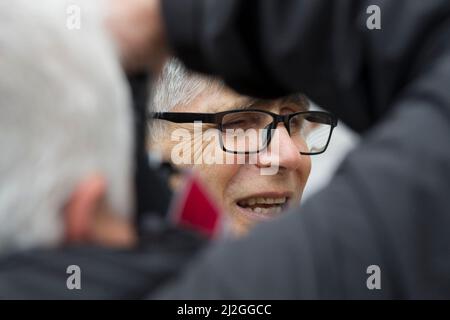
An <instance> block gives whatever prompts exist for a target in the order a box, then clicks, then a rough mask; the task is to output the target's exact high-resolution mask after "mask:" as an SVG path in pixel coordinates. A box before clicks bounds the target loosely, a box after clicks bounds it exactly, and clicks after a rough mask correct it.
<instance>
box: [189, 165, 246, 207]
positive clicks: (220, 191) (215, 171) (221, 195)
mask: <svg viewBox="0 0 450 320" xmlns="http://www.w3.org/2000/svg"><path fill="white" fill-rule="evenodd" d="M194 169H195V170H196V172H197V173H199V175H200V178H201V179H202V181H203V183H204V184H205V186H206V188H207V190H208V192H209V193H210V194H211V195H212V196H214V198H215V200H217V201H218V202H219V203H220V205H221V206H222V207H224V206H225V205H226V203H227V194H228V193H229V188H230V186H231V185H232V181H233V178H234V177H235V175H236V174H237V172H238V171H239V166H238V165H230V164H223V165H220V164H219V165H215V164H212V165H207V164H203V165H197V166H194Z"/></svg>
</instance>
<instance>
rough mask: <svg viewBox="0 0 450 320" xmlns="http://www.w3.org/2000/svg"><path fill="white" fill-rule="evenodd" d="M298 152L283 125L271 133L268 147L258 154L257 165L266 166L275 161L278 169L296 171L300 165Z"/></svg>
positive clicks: (279, 125) (280, 124)
mask: <svg viewBox="0 0 450 320" xmlns="http://www.w3.org/2000/svg"><path fill="white" fill-rule="evenodd" d="M301 157H302V155H301V154H300V150H299V148H298V146H296V145H295V143H294V142H293V140H292V139H291V137H290V136H289V133H288V131H287V129H286V127H285V126H284V124H283V123H279V124H278V126H277V129H276V130H274V131H273V132H272V139H271V142H270V144H269V146H268V147H267V148H266V149H264V150H263V151H261V152H260V153H259V157H258V165H259V166H262V167H264V166H268V165H270V164H271V163H274V162H275V161H276V162H277V163H278V165H279V167H280V168H284V169H289V170H296V169H297V168H298V167H299V166H300V165H301Z"/></svg>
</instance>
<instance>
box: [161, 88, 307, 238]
mask: <svg viewBox="0 0 450 320" xmlns="http://www.w3.org/2000/svg"><path fill="white" fill-rule="evenodd" d="M249 103H252V109H260V110H266V111H270V112H273V113H277V114H288V113H292V112H298V111H304V110H305V109H306V106H305V105H304V104H302V103H300V102H299V101H296V100H294V99H280V100H275V101H269V102H267V101H264V102H260V103H259V102H258V101H256V102H255V101H251V100H250V99H248V98H246V97H243V96H240V95H237V94H236V93H234V92H232V91H230V90H223V91H221V92H220V93H210V94H208V93H207V92H205V93H203V94H202V95H200V96H199V97H197V98H196V99H195V100H194V101H192V102H191V103H190V104H189V105H183V106H179V107H176V108H175V109H173V110H172V111H173V112H198V113H216V112H222V111H226V110H233V109H236V108H239V107H242V106H245V105H248V104H249ZM214 126H215V125H214V124H203V126H202V130H203V131H206V130H208V129H211V128H214ZM168 128H169V129H168V131H167V132H166V134H165V138H164V139H162V140H161V141H158V142H155V143H154V144H153V146H152V148H153V149H159V151H160V152H162V153H163V156H164V158H166V159H170V158H171V156H173V150H174V149H173V148H174V146H175V145H179V144H180V142H179V141H173V140H174V139H171V133H173V132H174V131H175V130H176V129H180V128H182V129H185V130H186V131H189V132H190V133H192V136H194V125H193V124H175V123H169V124H168ZM275 135H277V136H276V137H275V136H274V138H273V139H272V141H275V140H277V141H278V142H279V143H278V144H277V147H275V144H276V143H275V142H272V143H271V144H270V146H269V147H268V148H267V149H265V150H263V151H262V152H260V153H259V154H257V156H256V158H257V160H256V161H254V162H252V163H248V161H246V163H245V164H238V163H237V161H233V162H234V163H232V164H229V163H228V162H229V161H227V162H226V164H204V163H202V164H196V162H197V163H198V161H195V160H196V159H198V157H199V156H201V154H202V153H203V152H204V151H205V150H206V149H207V148H210V149H211V144H212V143H214V144H215V146H213V148H216V150H215V154H216V155H217V156H223V157H225V156H228V157H230V154H228V155H225V154H226V153H227V152H225V151H223V150H222V148H221V147H220V145H219V144H218V143H217V140H208V141H204V140H205V139H203V141H202V142H201V143H195V141H193V140H194V138H193V139H192V140H191V141H190V142H187V144H189V148H190V149H189V150H192V152H193V158H192V159H193V160H194V164H192V165H190V166H189V167H193V168H194V169H195V170H196V172H197V173H198V174H199V175H200V177H201V178H202V180H203V182H204V184H205V186H206V189H207V190H208V191H209V192H210V194H211V196H213V197H214V199H215V201H216V202H217V203H219V204H220V205H221V206H222V208H223V210H224V211H225V212H226V214H228V216H229V217H230V218H231V222H232V226H233V229H234V231H235V232H236V233H237V234H243V233H245V232H246V231H248V229H249V228H250V227H251V226H253V225H254V224H255V223H258V222H260V221H266V220H269V219H272V218H274V217H276V216H279V215H280V214H281V212H282V211H284V209H285V208H286V207H287V206H289V205H296V204H298V203H299V202H300V198H301V195H302V192H303V189H304V187H305V184H306V181H307V179H308V176H309V173H310V170H311V161H310V157H309V156H305V155H301V154H300V152H299V149H298V142H297V145H296V144H295V142H294V141H293V140H292V139H291V137H290V136H289V134H288V132H287V130H286V128H285V127H284V126H283V124H279V125H278V127H277V130H275ZM195 145H196V146H197V147H195ZM278 146H281V147H278ZM233 157H234V159H236V157H237V156H235V155H233V154H231V158H233ZM273 158H276V160H275V159H273ZM172 160H173V159H172ZM272 161H278V165H279V168H278V170H277V171H276V173H275V174H271V175H262V174H261V173H262V171H261V169H263V168H264V167H268V166H270V164H268V163H271V162H272Z"/></svg>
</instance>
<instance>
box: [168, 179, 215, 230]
mask: <svg viewBox="0 0 450 320" xmlns="http://www.w3.org/2000/svg"><path fill="white" fill-rule="evenodd" d="M172 208H174V210H172V212H171V214H170V217H171V218H172V220H173V222H174V223H175V225H178V226H181V227H185V228H189V229H193V230H195V231H197V232H199V233H202V234H203V235H205V236H207V237H208V238H215V237H216V236H217V235H218V234H219V233H220V231H221V224H222V223H221V221H222V219H221V212H220V210H219V209H218V207H217V206H216V205H215V204H214V202H213V201H212V200H211V198H210V197H209V196H208V195H207V193H206V191H205V190H204V188H203V186H202V185H201V184H200V182H199V180H198V179H197V178H196V177H195V176H194V175H191V176H190V177H189V178H188V182H187V184H186V185H185V187H184V189H183V191H182V192H181V194H180V195H179V196H178V197H177V198H176V199H175V204H174V206H173V207H172Z"/></svg>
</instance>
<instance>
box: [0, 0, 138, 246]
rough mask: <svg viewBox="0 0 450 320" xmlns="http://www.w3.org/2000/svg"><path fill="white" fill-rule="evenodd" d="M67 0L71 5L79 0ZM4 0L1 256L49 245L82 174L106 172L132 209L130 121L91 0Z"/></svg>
mask: <svg viewBox="0 0 450 320" xmlns="http://www.w3.org/2000/svg"><path fill="white" fill-rule="evenodd" d="M76 2H77V1H71V2H70V3H76ZM78 2H79V7H80V9H81V25H80V27H81V28H80V29H74V30H70V29H69V28H68V27H67V21H66V20H67V18H68V15H67V8H68V4H69V2H66V1H61V0H42V1H34V0H15V1H8V0H0V97H1V99H0V153H1V156H0V253H2V252H7V251H12V250H17V249H24V248H29V247H36V246H41V247H42V246H48V245H55V244H58V243H60V242H61V241H62V239H63V233H64V230H63V229H64V228H63V222H62V217H61V211H62V209H63V207H64V205H65V201H66V199H67V197H68V196H69V195H70V193H71V192H73V189H74V187H75V186H76V184H77V183H78V182H79V181H80V179H81V178H82V177H83V176H84V175H86V174H90V173H100V174H102V175H103V176H104V177H105V178H106V180H107V184H108V190H107V200H108V201H109V203H110V204H111V205H112V206H113V207H114V208H115V209H116V211H117V212H121V213H124V214H128V213H130V209H131V208H130V206H131V203H130V199H131V197H130V191H131V190H130V186H131V173H132V168H131V154H132V152H131V151H132V150H131V149H132V143H131V141H132V128H131V113H130V109H129V108H130V107H129V103H130V102H129V100H130V99H129V96H128V92H127V90H126V84H125V78H124V77H123V75H122V73H121V71H120V67H119V64H118V61H117V57H116V56H115V51H114V48H113V47H112V44H111V43H110V41H109V39H108V37H107V35H106V32H104V31H103V28H102V18H101V10H100V9H101V8H100V7H97V5H98V4H92V3H91V2H95V3H98V2H96V1H85V2H84V1H83V2H81V1H78Z"/></svg>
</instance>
